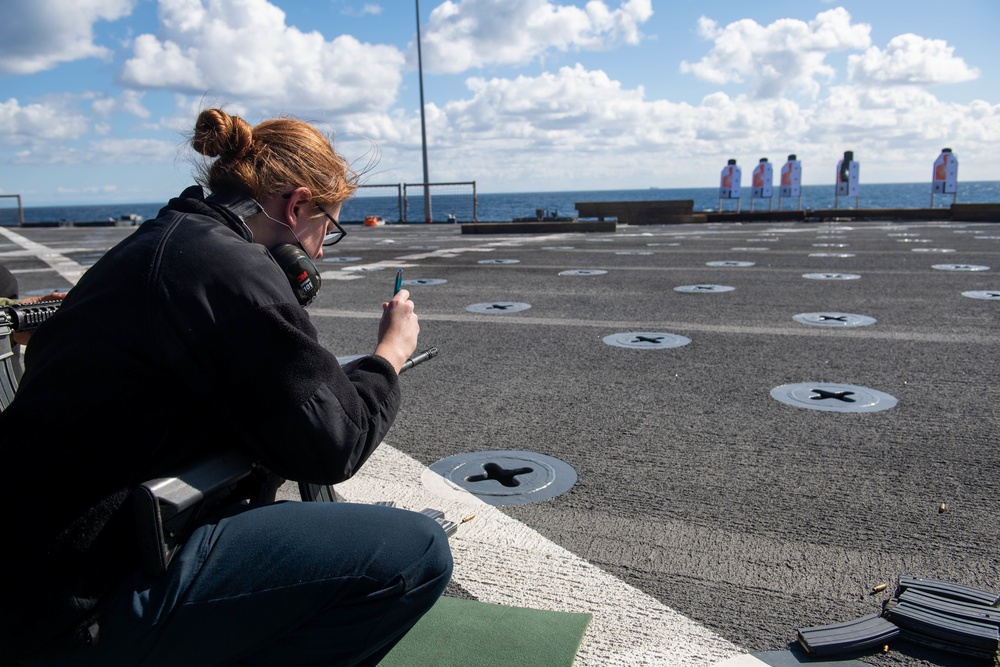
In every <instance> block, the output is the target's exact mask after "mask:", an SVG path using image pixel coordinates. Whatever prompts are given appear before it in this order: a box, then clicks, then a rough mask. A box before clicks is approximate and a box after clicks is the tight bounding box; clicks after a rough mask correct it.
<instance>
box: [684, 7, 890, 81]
mask: <svg viewBox="0 0 1000 667" xmlns="http://www.w3.org/2000/svg"><path fill="white" fill-rule="evenodd" d="M698 31H699V34H700V35H701V36H702V37H703V38H704V39H708V40H712V41H714V42H715V44H714V46H713V47H712V50H711V51H710V52H709V54H708V55H707V56H705V57H704V58H702V59H701V60H699V61H698V62H696V63H689V62H687V61H684V62H682V63H681V71H682V72H685V73H692V74H694V75H695V76H697V77H698V78H699V79H702V80H705V81H709V82H711V83H716V84H726V83H742V82H749V84H750V85H749V92H750V95H751V96H752V97H754V98H758V99H760V98H777V97H780V96H782V95H784V94H785V92H786V91H788V90H792V91H801V92H803V93H805V94H806V95H808V96H809V97H812V98H816V97H817V96H818V95H819V93H820V84H819V82H818V81H817V79H823V80H827V81H830V80H833V78H834V76H835V72H834V70H833V68H832V67H830V66H829V65H827V64H826V63H825V59H826V56H827V55H828V54H830V53H833V52H835V51H842V50H845V49H863V48H867V47H868V46H869V45H870V44H871V38H870V33H871V27H870V26H869V25H867V24H864V23H860V24H853V25H852V24H851V16H850V14H848V12H847V10H845V9H843V8H842V7H838V8H836V9H831V10H828V11H825V12H822V13H820V14H818V15H817V16H816V18H815V19H813V20H812V21H809V22H808V23H806V22H805V21H800V20H797V19H780V20H778V21H775V22H774V23H771V24H770V25H768V26H762V25H760V24H759V23H757V22H756V21H754V20H752V19H742V20H740V21H735V22H733V23H730V24H729V25H727V26H725V27H724V28H720V27H719V26H718V24H717V23H716V22H715V21H713V20H711V19H709V18H705V17H702V18H701V19H700V21H699V23H698Z"/></svg>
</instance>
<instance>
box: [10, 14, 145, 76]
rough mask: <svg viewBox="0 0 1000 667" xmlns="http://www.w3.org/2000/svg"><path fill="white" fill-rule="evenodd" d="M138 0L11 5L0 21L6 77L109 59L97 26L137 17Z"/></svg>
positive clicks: (108, 53) (108, 52)
mask: <svg viewBox="0 0 1000 667" xmlns="http://www.w3.org/2000/svg"><path fill="white" fill-rule="evenodd" d="M133 3H134V0H72V1H71V2H66V1H65V0H8V1H7V2H5V3H4V6H3V15H2V17H0V72H4V73H7V74H34V73H36V72H41V71H44V70H48V69H52V68H53V67H55V66H56V65H58V64H59V63H62V62H69V61H72V60H79V59H81V58H106V57H108V56H109V55H110V51H108V49H106V48H105V47H103V46H99V45H97V44H95V43H94V31H93V24H94V23H95V22H96V21H114V20H116V19H120V18H122V17H123V16H127V15H128V14H130V13H131V12H132V5H133Z"/></svg>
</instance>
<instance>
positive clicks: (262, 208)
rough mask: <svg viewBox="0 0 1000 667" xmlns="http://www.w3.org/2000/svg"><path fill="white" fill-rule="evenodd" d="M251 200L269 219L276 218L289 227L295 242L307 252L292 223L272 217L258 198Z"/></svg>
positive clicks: (275, 219)
mask: <svg viewBox="0 0 1000 667" xmlns="http://www.w3.org/2000/svg"><path fill="white" fill-rule="evenodd" d="M250 201H252V202H253V203H254V204H256V205H257V206H258V207H260V212H261V213H263V214H264V215H265V216H267V217H268V218H269V219H271V220H274V221H275V222H276V223H278V224H279V225H281V226H282V227H285V228H287V229H288V231H290V232H291V233H292V236H293V237H295V243H297V244H298V246H299V247H300V248H302V252H305V250H306V249H305V247H304V246H303V245H302V241H300V240H299V237H298V235H297V234H296V233H295V230H294V229H292V226H291V225H290V224H288V223H287V222H282V221H281V220H278V219H277V218H272V217H271V216H270V215H268V213H267V211H265V210H264V207H263V206H261V205H260V202H258V201H257V200H255V199H251V200H250ZM244 224H246V223H244ZM306 254H307V255H308V254H309V253H306Z"/></svg>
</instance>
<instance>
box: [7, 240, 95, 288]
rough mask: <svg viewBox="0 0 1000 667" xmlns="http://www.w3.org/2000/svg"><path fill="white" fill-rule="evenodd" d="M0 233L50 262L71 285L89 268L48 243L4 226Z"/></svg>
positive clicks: (54, 269)
mask: <svg viewBox="0 0 1000 667" xmlns="http://www.w3.org/2000/svg"><path fill="white" fill-rule="evenodd" d="M0 235H3V236H6V237H7V238H8V239H9V240H10V241H12V242H14V243H16V244H17V245H19V246H21V247H22V248H24V249H25V250H26V251H28V252H29V253H30V254H32V255H34V256H35V257H37V258H38V259H40V260H42V261H43V262H45V263H46V264H48V265H49V266H50V267H52V270H53V271H55V272H56V273H58V274H59V275H60V276H62V277H63V279H64V280H65V281H66V282H68V283H69V284H70V285H75V284H76V282H77V281H78V280H80V276H82V275H83V272H84V271H86V270H87V269H88V268H89V267H86V266H81V265H80V263H79V262H75V261H73V260H72V259H70V258H69V257H66V256H65V255H63V254H61V253H58V252H56V251H55V250H53V249H52V248H50V247H48V246H46V245H42V244H41V243H35V242H34V241H32V240H31V239H29V238H27V237H24V236H21V235H20V234H18V233H17V232H12V231H11V230H9V229H6V228H4V227H0Z"/></svg>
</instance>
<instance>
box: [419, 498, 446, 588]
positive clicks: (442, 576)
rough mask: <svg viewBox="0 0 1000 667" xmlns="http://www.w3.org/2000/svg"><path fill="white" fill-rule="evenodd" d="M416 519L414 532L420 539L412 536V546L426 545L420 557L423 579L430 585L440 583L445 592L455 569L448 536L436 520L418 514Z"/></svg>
mask: <svg viewBox="0 0 1000 667" xmlns="http://www.w3.org/2000/svg"><path fill="white" fill-rule="evenodd" d="M415 518H416V519H417V520H415V521H414V525H413V530H414V531H415V532H416V533H417V534H418V535H419V537H417V536H416V535H414V536H411V539H412V540H413V541H412V542H411V544H413V545H417V544H422V545H424V549H423V552H422V553H421V554H420V557H419V560H420V570H421V573H422V576H421V578H422V579H423V580H424V582H426V583H428V584H431V583H434V582H440V587H441V590H442V591H443V590H444V587H445V586H447V585H448V581H449V580H450V579H451V573H452V569H453V568H454V561H453V559H452V555H451V545H450V544H449V543H448V535H447V534H446V533H445V532H444V528H442V527H441V525H440V524H439V523H438V522H437V521H435V520H434V519H431V518H429V517H427V516H425V515H422V514H418V515H417V516H416V517H415Z"/></svg>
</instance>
